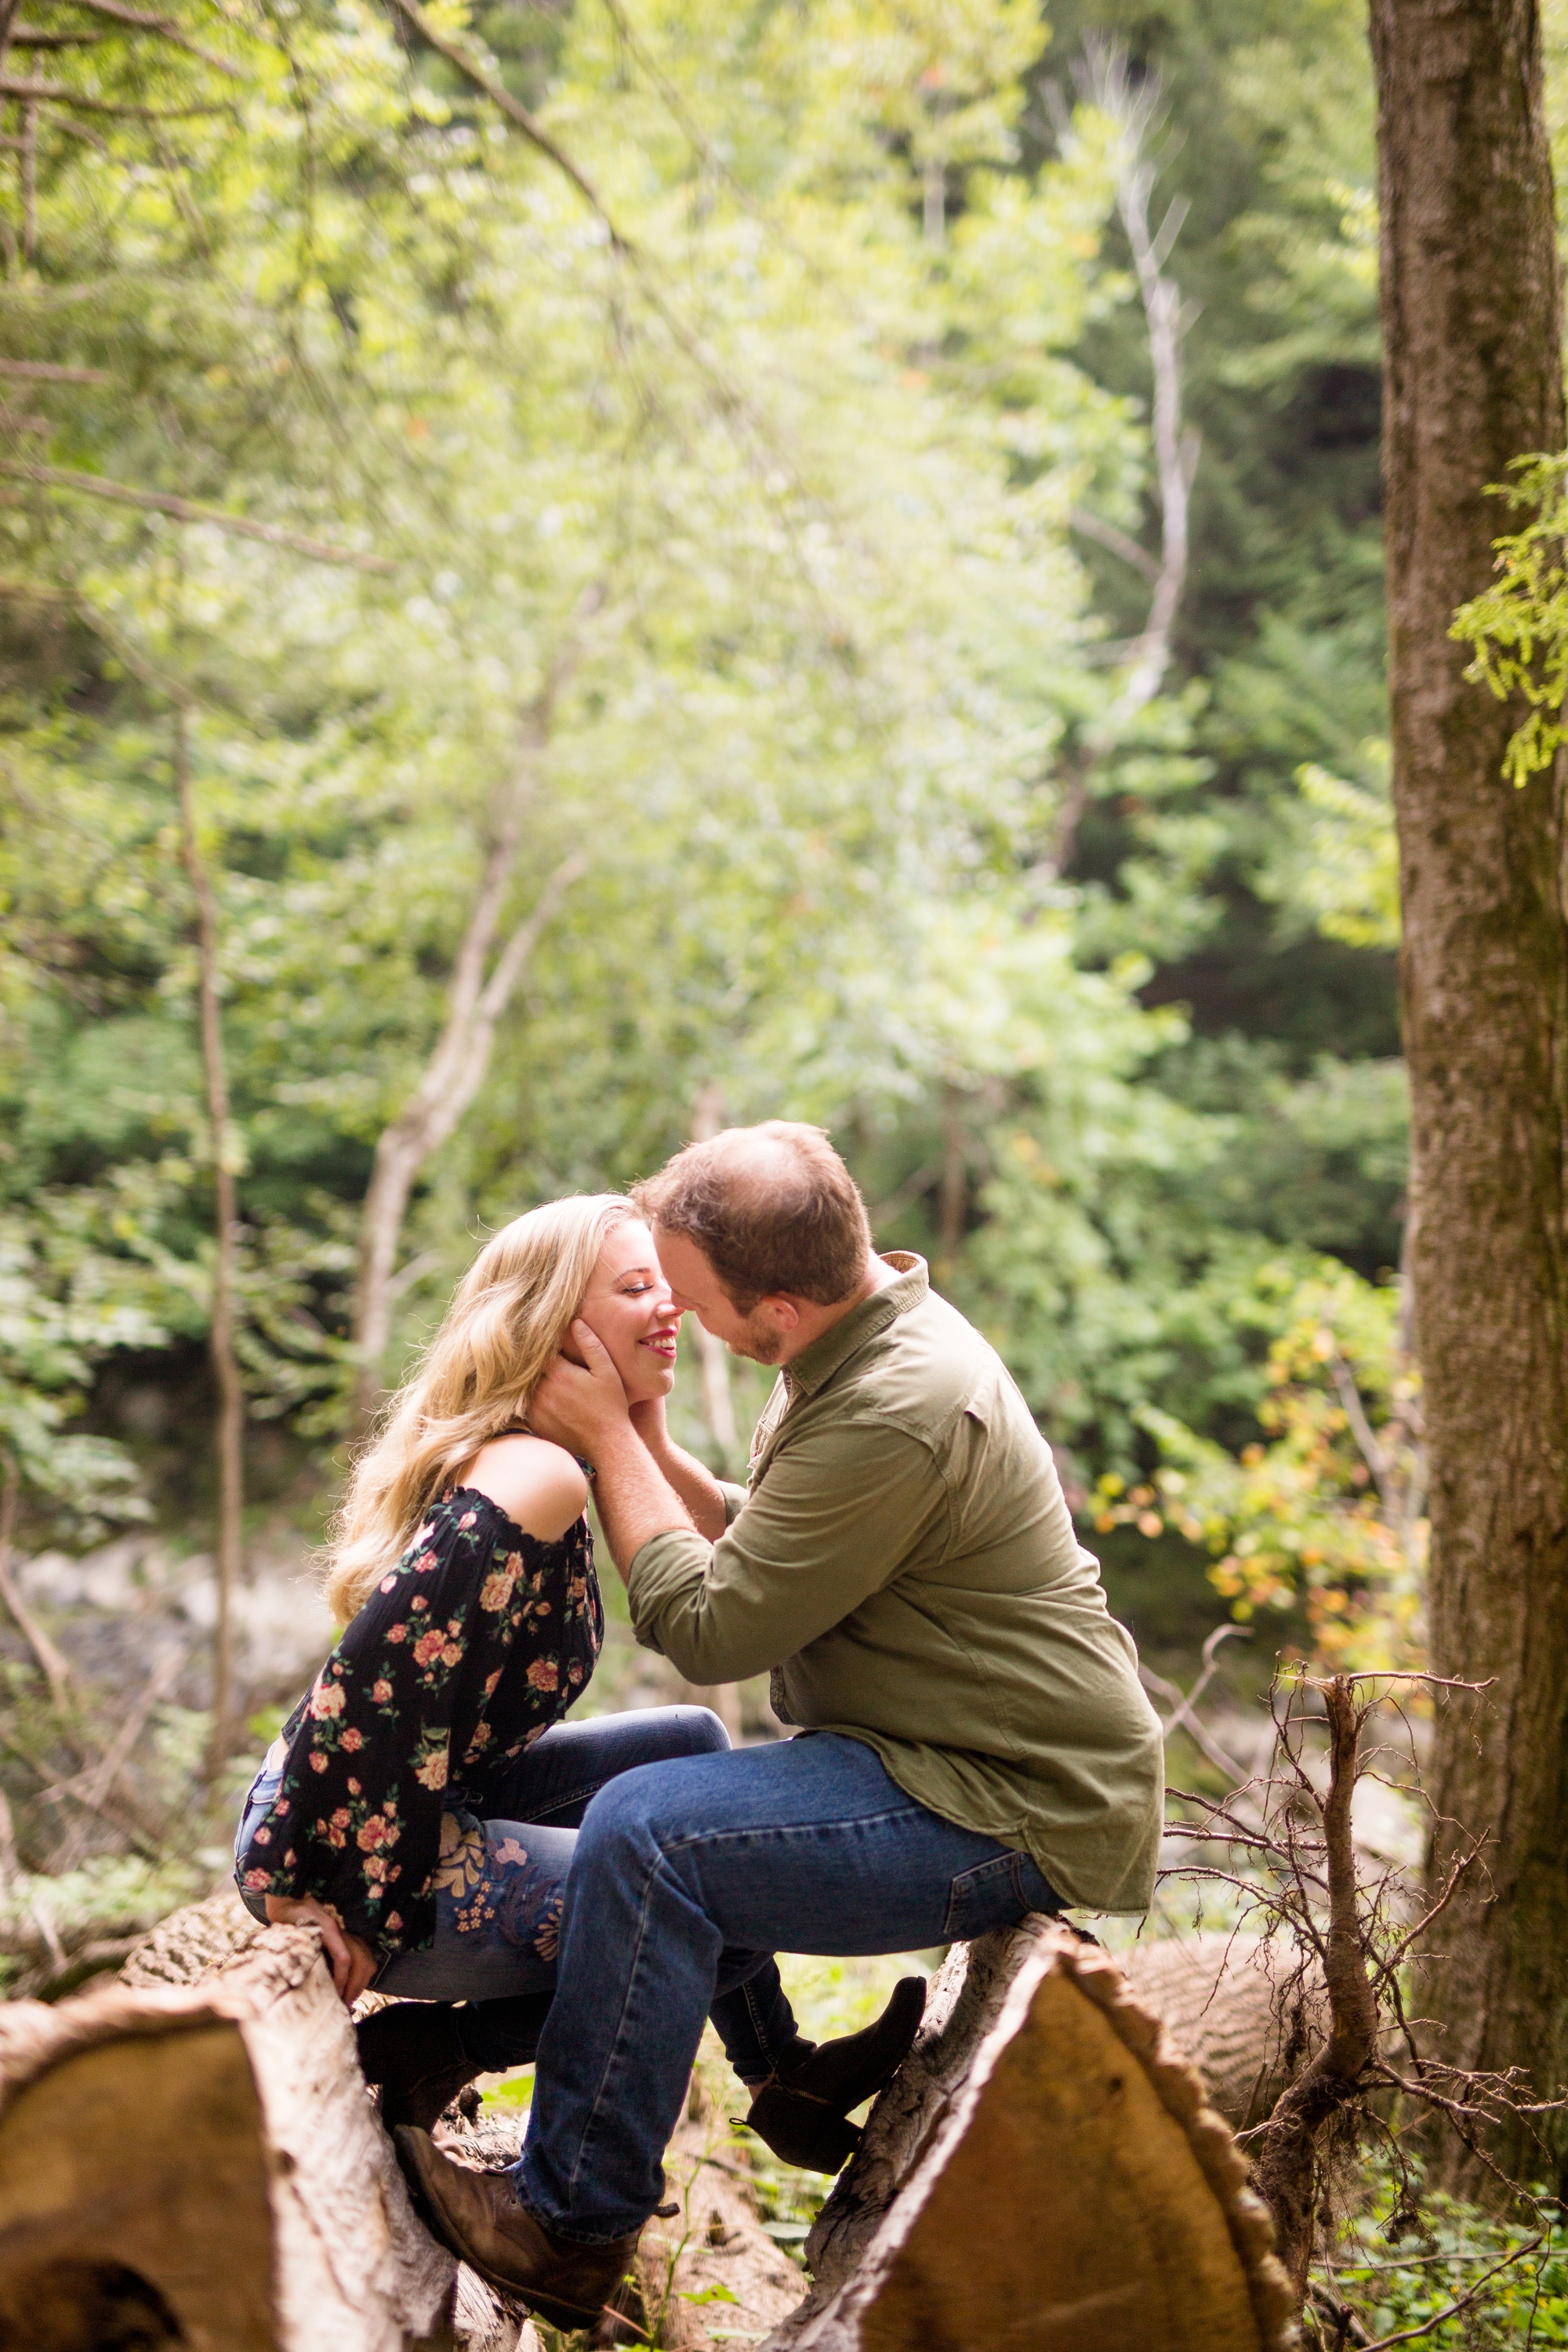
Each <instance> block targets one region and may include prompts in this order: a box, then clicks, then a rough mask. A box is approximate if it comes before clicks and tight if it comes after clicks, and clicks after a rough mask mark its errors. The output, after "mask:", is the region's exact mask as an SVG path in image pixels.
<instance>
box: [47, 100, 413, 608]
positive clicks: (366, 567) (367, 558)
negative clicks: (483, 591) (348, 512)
mask: <svg viewBox="0 0 1568 2352" xmlns="http://www.w3.org/2000/svg"><path fill="white" fill-rule="evenodd" d="M4 92H5V83H4V82H0V95H3V94H4ZM0 474H3V475H6V476H8V477H9V478H11V479H12V480H13V481H19V482H36V483H37V485H38V486H39V488H42V489H47V490H68V491H71V492H73V493H74V494H75V495H77V496H78V497H80V498H89V499H108V500H109V501H110V503H111V504H112V505H114V506H121V507H140V508H141V509H142V510H143V512H145V513H147V514H163V515H169V516H172V517H173V519H174V521H175V522H190V523H203V522H205V523H211V524H212V525H213V526H214V527H215V529H216V530H226V531H228V532H230V533H231V534H232V535H233V536H234V537H235V538H237V539H255V540H259V541H261V542H262V543H263V544H264V545H265V546H268V547H283V548H287V549H288V550H289V553H290V554H291V555H303V556H308V557H309V558H310V561H311V562H314V563H346V564H351V565H353V568H354V569H355V570H356V571H359V572H382V573H386V572H395V570H396V568H397V567H396V565H395V564H394V563H391V562H388V561H387V559H386V557H385V556H384V555H361V554H359V553H358V552H357V551H355V550H354V549H353V548H348V547H334V546H333V545H332V544H331V541H327V540H321V539H305V538H303V537H301V535H300V533H299V532H298V531H293V530H282V529H281V528H280V527H279V525H278V524H277V523H271V522H252V521H251V520H250V518H249V517H248V516H247V515H236V514H226V513H225V511H224V510H223V509H222V508H221V507H203V506H197V505H195V503H194V502H193V501H192V500H191V499H179V498H174V497H171V496H169V495H168V494H166V493H165V492H163V491H162V490H135V489H132V488H131V487H130V486H129V484H127V483H125V482H109V481H105V480H104V479H103V478H102V477H101V476H100V475H98V474H79V473H75V472H69V471H68V470H67V469H66V468H65V467H60V466H29V465H24V464H22V463H20V462H19V461H17V460H6V461H4V462H0Z"/></svg>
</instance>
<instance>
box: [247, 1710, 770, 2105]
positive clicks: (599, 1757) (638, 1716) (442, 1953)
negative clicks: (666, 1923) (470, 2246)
mask: <svg viewBox="0 0 1568 2352" xmlns="http://www.w3.org/2000/svg"><path fill="white" fill-rule="evenodd" d="M729 1744H730V1743H729V1736H728V1734H727V1733H726V1731H725V1729H724V1727H723V1725H722V1724H721V1722H720V1720H719V1718H718V1717H717V1716H716V1715H713V1714H711V1713H710V1710H709V1709H708V1708H707V1707H702V1706H661V1707H643V1708H637V1709H634V1710H630V1711H628V1712H627V1713H626V1714H624V1715H609V1716H597V1717H590V1718H589V1719H587V1720H585V1721H584V1722H580V1723H558V1724H554V1725H552V1727H551V1728H550V1729H549V1730H548V1731H546V1732H544V1733H543V1734H542V1736H541V1737H540V1738H538V1739H536V1740H535V1741H534V1743H533V1745H532V1747H531V1748H527V1749H525V1751H524V1752H523V1754H522V1755H521V1756H520V1757H519V1758H518V1759H516V1761H515V1762H514V1763H512V1764H511V1765H510V1766H509V1767H508V1768H507V1769H506V1771H505V1772H504V1773H501V1774H498V1775H497V1776H496V1778H495V1779H494V1780H492V1781H491V1782H490V1783H489V1786H488V1787H487V1789H486V1790H485V1797H484V1811H483V1812H482V1814H481V1813H479V1812H478V1811H472V1810H470V1809H469V1808H468V1807H467V1806H464V1805H461V1804H458V1805H456V1806H454V1808H453V1809H452V1810H451V1811H448V1812H447V1813H444V1814H443V1816H442V1821H441V1859H440V1864H439V1866H438V1869H437V1878H436V1936H435V1940H434V1942H433V1943H432V1944H430V1945H429V1946H428V1947H427V1948H426V1949H424V1950H423V1951H413V1952H398V1953H395V1955H394V1956H393V1958H391V1959H389V1960H388V1961H387V1962H386V1963H385V1965H384V1967H383V1968H382V1969H381V1972H380V1974H379V1975H378V1976H377V1977H376V1979H375V1988H374V1989H375V1990H376V1991H377V1992H383V1993H388V1994H391V1995H392V1996H394V1997H395V1999H398V2000H439V2001H448V2002H462V2003H464V2004H466V2005H465V2006H464V2007H463V2008H461V2009H459V2010H458V2012H457V2016H458V2031H459V2034H460V2036H461V2039H462V2042H463V2046H464V2048H465V2049H466V2050H467V2052H468V2056H469V2057H470V2058H472V2059H473V2060H474V2061H475V2063H477V2064H479V2065H480V2066H482V2067H483V2068H484V2069H485V2070H486V2071H487V2072H500V2070H501V2069H503V2068H505V2067H508V2066H524V2065H527V2064H528V2063H530V2062H531V2059H532V2057H533V2055H534V2052H535V2049H536V2048H537V2046H538V2042H539V2036H540V2033H541V2032H542V2029H543V2025H544V2021H545V2019H546V2018H547V2017H548V2015H549V2013H550V2008H551V2003H552V1999H553V1998H554V1994H555V1987H556V1947H557V1937H558V1933H559V1925H560V1918H561V1906H562V1901H563V1892H564V1887H565V1881H566V1874H567V1872H568V1870H569V1868H570V1866H571V1863H572V1857H573V1854H574V1851H575V1848H576V1844H577V1832H578V1824H579V1823H580V1822H582V1819H583V1816H584V1813H585V1812H586V1811H587V1809H588V1806H589V1804H590V1803H591V1801H593V1799H594V1798H595V1796H596V1795H597V1794H598V1792H599V1791H600V1790H602V1789H603V1788H605V1786H606V1784H607V1783H608V1782H609V1781H610V1780H614V1779H615V1778H616V1777H617V1776H618V1775H619V1774H621V1773H624V1772H627V1771H630V1770H632V1769H635V1768H637V1767H638V1766H641V1765H646V1764H650V1763H672V1762H675V1761H677V1760H679V1759H694V1758H697V1757H701V1756H711V1755H714V1754H716V1753H721V1752H723V1751H727V1750H728V1748H729ZM278 1776H279V1766H277V1765H276V1764H275V1763H274V1762H273V1759H272V1758H271V1757H268V1761H267V1763H266V1764H265V1765H264V1766H263V1768H262V1770H261V1772H260V1773H259V1775H258V1778H257V1780H256V1782H255V1784H254V1785H253V1787H252V1789H251V1790H250V1794H249V1796H248V1797H247V1800H246V1804H245V1811H244V1817H243V1819H242V1821H241V1822H240V1827H239V1832H238V1836H237V1841H236V1853H243V1852H244V1850H245V1847H246V1845H247V1843H248V1840H249V1834H250V1831H251V1828H252V1827H253V1826H254V1824H255V1822H257V1821H258V1819H259V1818H260V1817H261V1815H262V1814H264V1813H265V1812H266V1811H267V1809H268V1806H269V1805H270V1803H271V1801H272V1798H273V1796H274V1794H275V1793H276V1789H277V1783H278ZM244 1899H246V1900H247V1902H248V1903H249V1906H250V1907H251V1908H252V1909H253V1910H255V1911H256V1913H257V1916H258V1917H262V1916H265V1906H264V1904H263V1902H262V1900H261V1898H260V1897H259V1896H258V1897H254V1898H244ZM715 1983H716V1991H715V1998H714V2000H713V2002H712V2016H713V2023H714V2026H715V2028H716V2029H717V2031H718V2033H719V2036H720V2039H721V2041H722V2042H723V2044H724V2049H725V2053H726V2055H727V2056H728V2057H729V2060H730V2063H731V2065H732V2066H733V2067H734V2069H735V2071H736V2073H737V2074H739V2075H740V2076H741V2078H742V2081H744V2082H747V2083H752V2084H755V2083H760V2082H761V2081H763V2078H764V2077H765V2076H766V2075H767V2074H770V2073H771V2072H772V2069H773V2061H774V2059H775V2058H776V2057H777V2056H778V2054H779V2053H781V2052H782V2051H784V2050H785V2049H787V2048H788V2046H789V2044H790V2042H792V2041H793V2040H794V2038H795V2017H794V2014H793V2012H792V2011H791V2009H790V2006H789V2003H788V2001H787V2000H785V1998H784V1988H783V1987H782V1985H781V1984H780V1983H779V1979H778V1970H777V1969H776V1968H775V1967H774V1966H773V1960H772V1958H771V1957H770V1956H769V1955H767V1954H766V1953H760V1952H755V1951H752V1950H747V1951H745V1952H738V1953H733V1954H730V1953H726V1954H725V1955H724V1956H723V1958H722V1963H721V1967H720V1969H719V1970H718V1971H717V1975H716V1979H715Z"/></svg>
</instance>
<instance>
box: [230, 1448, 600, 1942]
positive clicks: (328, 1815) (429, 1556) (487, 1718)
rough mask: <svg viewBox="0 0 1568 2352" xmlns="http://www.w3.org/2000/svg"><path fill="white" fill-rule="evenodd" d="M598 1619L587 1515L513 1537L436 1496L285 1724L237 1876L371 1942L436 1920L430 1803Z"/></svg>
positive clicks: (567, 1699)
mask: <svg viewBox="0 0 1568 2352" xmlns="http://www.w3.org/2000/svg"><path fill="white" fill-rule="evenodd" d="M604 1635H605V1615H604V1607H603V1604H602V1602H601V1601H600V1598H599V1585H598V1580H597V1578H596V1577H595V1573H594V1547H593V1538H591V1536H590V1535H589V1533H588V1523H587V1521H586V1519H585V1518H584V1519H579V1520H578V1521H577V1522H576V1524H575V1525H574V1527H572V1528H569V1529H568V1530H567V1532H566V1534H565V1535H564V1536H563V1537H562V1538H560V1539H559V1541H558V1542H555V1543H542V1542H541V1541H540V1539H539V1538H537V1537H535V1536H530V1535H524V1533H523V1531H522V1529H521V1528H519V1527H518V1526H517V1525H516V1524H515V1523H514V1522H513V1521H512V1520H510V1519H509V1518H508V1517H507V1516H506V1514H505V1512H504V1511H502V1510H501V1509H500V1507H499V1505H497V1504H495V1503H492V1502H491V1501H490V1499H489V1496H486V1495H481V1494H479V1492H478V1491H477V1490H476V1489H475V1488H473V1487H471V1486H459V1487H457V1488H455V1489H454V1490H453V1491H452V1492H451V1493H450V1494H448V1495H447V1496H443V1498H442V1500H441V1501H440V1502H439V1503H437V1505H436V1507H435V1508H434V1509H433V1510H432V1511H431V1512H430V1514H429V1516H428V1517H427V1518H426V1522H425V1524H424V1526H423V1527H421V1528H420V1529H419V1530H418V1532H417V1534H416V1536H415V1538H414V1540H413V1541H412V1543H411V1544H410V1545H409V1547H408V1549H407V1550H406V1551H405V1553H404V1555H403V1557H402V1559H400V1560H399V1561H398V1563H397V1566H396V1567H395V1569H391V1570H388V1572H387V1574H386V1575H384V1577H383V1578H382V1580H381V1582H380V1583H379V1585H378V1586H377V1587H376V1589H375V1591H374V1592H373V1593H372V1594H371V1596H370V1598H369V1600H368V1601H366V1602H365V1604H364V1606H363V1608H362V1609H361V1610H360V1612H359V1613H358V1615H357V1616H356V1617H355V1618H354V1619H353V1622H352V1623H351V1624H349V1625H346V1626H345V1627H344V1629H343V1632H342V1635H341V1636H340V1638H339V1641H338V1644H337V1647H336V1648H335V1649H334V1650H333V1652H332V1654H331V1657H330V1658H329V1659H328V1660H327V1663H326V1664H325V1665H324V1666H323V1667H322V1668H321V1673H320V1674H319V1675H317V1677H316V1680H315V1682H314V1683H313V1684H312V1685H311V1687H310V1690H309V1692H308V1693H307V1694H306V1696H305V1697H304V1698H302V1699H301V1700H300V1705H299V1706H297V1707H296V1708H295V1710H294V1712H293V1714H292V1715H291V1716H290V1717H289V1721H288V1722H287V1723H286V1724H285V1725H284V1727H283V1731H282V1734H281V1738H282V1740H283V1742H284V1744H285V1745H286V1747H287V1749H288V1759H287V1762H286V1764H285V1766H284V1770H283V1778H282V1780H281V1782H280V1784H279V1790H278V1794H277V1796H276V1797H275V1799H274V1800H273V1802H272V1805H271V1807H270V1809H269V1811H268V1812H267V1813H266V1814H265V1815H264V1816H263V1818H262V1820H261V1821H260V1822H258V1824H257V1826H256V1828H255V1829H254V1830H253V1831H252V1832H251V1836H250V1841H249V1843H248V1844H247V1847H246V1849H245V1852H244V1853H242V1854H241V1855H240V1857H239V1861H238V1865H237V1871H236V1876H237V1880H238V1883H239V1885H240V1886H241V1887H242V1889H243V1890H244V1891H245V1893H246V1894H247V1895H289V1896H292V1897H294V1898H295V1899H298V1898H300V1896H303V1895H313V1896H314V1897H315V1899H316V1901H317V1902H318V1903H325V1904H329V1905H331V1908H332V1909H333V1910H334V1911H335V1912H336V1913H337V1915H338V1917H339V1918H340V1919H341V1920H342V1924H343V1926H344V1927H345V1928H346V1929H347V1930H348V1932H349V1933H350V1934H351V1935H354V1936H359V1937H363V1940H364V1941H365V1942H366V1943H367V1944H370V1945H372V1946H374V1948H376V1949H377V1950H378V1951H382V1952H387V1953H390V1952H397V1951H404V1950H413V1949H416V1948H418V1947H419V1946H421V1945H425V1944H428V1943H429V1941H430V1939H431V1937H432V1936H433V1935H434V1933H435V1925H436V1902H435V1895H434V1891H433V1890H434V1883H435V1877H436V1870H437V1859H438V1856H439V1853H440V1844H441V1817H442V1814H443V1813H444V1812H448V1811H452V1810H453V1809H454V1808H455V1807H462V1808H466V1809H467V1810H468V1811H474V1812H478V1813H481V1814H482V1813H483V1812H484V1811H485V1794H486V1790H487V1787H488V1785H489V1781H490V1780H492V1779H493V1778H494V1776H495V1774H496V1772H497V1770H498V1769H499V1768H500V1766H502V1765H505V1764H510V1763H511V1762H512V1761H514V1759H516V1758H517V1757H518V1756H520V1755H521V1753H522V1751H523V1749H524V1748H527V1747H529V1746H531V1744H532V1742H533V1741H534V1740H536V1739H537V1738H539V1736H540V1734H541V1733H542V1732H543V1731H547V1730H548V1729H549V1727H550V1726H551V1725H552V1723H555V1722H557V1721H558V1720H559V1718H560V1717H562V1716H563V1715H564V1714H565V1712H566V1709H567V1708H568V1707H569V1706H571V1704H572V1702H573V1700H574V1698H576V1697H577V1696H578V1695H579V1694H580V1693H581V1692H582V1690H583V1689H584V1687H585V1685H586V1684H587V1681H588V1678H589V1676H590V1675H592V1673H593V1671H594V1667H595V1664H596V1663H597V1660H598V1655H599V1648H600V1644H601V1643H602V1642H603V1640H604Z"/></svg>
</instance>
